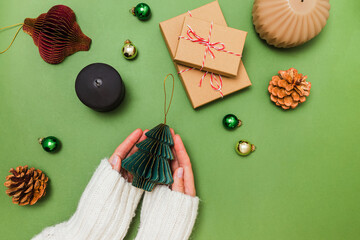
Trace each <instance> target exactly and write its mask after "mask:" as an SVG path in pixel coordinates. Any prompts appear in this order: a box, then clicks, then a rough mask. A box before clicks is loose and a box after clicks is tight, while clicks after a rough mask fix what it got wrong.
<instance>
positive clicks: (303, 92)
mask: <svg viewBox="0 0 360 240" xmlns="http://www.w3.org/2000/svg"><path fill="white" fill-rule="evenodd" d="M306 79H307V76H303V75H302V74H301V73H298V71H297V70H296V69H294V68H290V69H289V70H287V71H279V75H276V76H273V77H272V79H271V81H270V84H269V88H268V90H269V93H270V99H271V101H273V102H274V103H275V104H276V105H277V106H280V107H282V108H283V109H289V108H296V107H297V106H298V104H299V103H302V102H305V100H306V97H307V96H309V94H310V89H311V83H310V82H307V81H306Z"/></svg>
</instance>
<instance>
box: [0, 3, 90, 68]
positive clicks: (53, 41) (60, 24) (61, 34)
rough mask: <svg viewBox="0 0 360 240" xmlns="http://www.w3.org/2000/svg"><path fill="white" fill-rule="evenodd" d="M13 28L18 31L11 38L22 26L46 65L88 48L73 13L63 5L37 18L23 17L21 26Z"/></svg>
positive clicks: (88, 44)
mask: <svg viewBox="0 0 360 240" xmlns="http://www.w3.org/2000/svg"><path fill="white" fill-rule="evenodd" d="M16 25H20V28H19V29H18V31H17V33H16V35H15V37H16V36H17V34H18V32H19V30H20V29H21V27H22V28H23V30H24V32H26V33H27V34H29V35H30V36H31V37H32V38H33V40H34V43H35V45H36V46H37V47H39V52H40V56H41V57H42V58H43V59H44V61H45V62H47V63H51V64H58V63H61V62H62V61H64V59H65V58H66V57H67V56H69V55H71V54H74V53H76V52H78V51H88V50H89V48H90V44H91V39H90V38H89V37H87V36H86V35H84V34H83V33H82V31H81V29H80V27H79V25H78V23H77V22H76V16H75V13H74V12H73V10H71V8H69V7H67V6H64V5H56V6H54V7H52V8H51V9H50V10H49V11H48V12H47V13H43V14H41V15H40V16H39V17H37V18H26V19H25V21H24V23H20V24H16ZM16 25H13V26H16ZM13 26H9V27H13ZM9 27H6V28H9ZM4 29H5V28H4ZM15 37H14V39H13V41H12V42H11V44H10V46H11V45H12V43H13V42H14V40H15ZM10 46H9V47H8V48H7V49H6V50H5V51H3V52H1V53H4V52H6V51H7V50H8V49H9V48H10Z"/></svg>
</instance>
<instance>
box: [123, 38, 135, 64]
mask: <svg viewBox="0 0 360 240" xmlns="http://www.w3.org/2000/svg"><path fill="white" fill-rule="evenodd" d="M121 53H122V55H123V56H124V58H125V59H127V60H131V59H134V58H135V57H136V56H137V48H136V47H135V45H134V44H133V43H132V42H131V41H130V40H126V41H125V43H124V46H123V47H122V50H121Z"/></svg>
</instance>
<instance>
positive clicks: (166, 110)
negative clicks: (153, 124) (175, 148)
mask: <svg viewBox="0 0 360 240" xmlns="http://www.w3.org/2000/svg"><path fill="white" fill-rule="evenodd" d="M169 76H171V77H172V80H173V86H172V91H171V98H170V102H169V106H168V108H167V109H166V88H165V85H166V79H167V78H168V77H169ZM174 87H175V79H174V76H173V75H172V74H171V73H169V74H168V75H166V77H165V79H164V93H165V101H164V114H165V119H164V124H166V116H167V114H168V112H169V109H170V106H171V102H172V99H173V96H174Z"/></svg>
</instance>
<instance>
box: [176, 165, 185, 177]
mask: <svg viewBox="0 0 360 240" xmlns="http://www.w3.org/2000/svg"><path fill="white" fill-rule="evenodd" d="M177 177H178V178H183V177H184V169H183V168H182V167H180V168H179V169H178V171H177Z"/></svg>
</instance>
